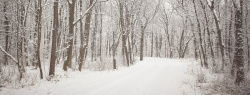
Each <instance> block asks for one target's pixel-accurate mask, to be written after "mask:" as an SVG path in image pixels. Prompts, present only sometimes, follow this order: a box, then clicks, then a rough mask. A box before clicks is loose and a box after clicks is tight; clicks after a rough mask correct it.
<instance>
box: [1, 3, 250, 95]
mask: <svg viewBox="0 0 250 95" xmlns="http://www.w3.org/2000/svg"><path fill="white" fill-rule="evenodd" d="M249 5H250V0H1V1H0V18H1V19H0V87H2V86H5V87H8V85H9V86H10V84H15V86H14V88H20V87H23V86H21V85H19V86H17V85H16V84H18V83H20V82H22V81H23V80H24V79H26V80H30V79H37V80H39V79H41V80H48V81H50V80H52V79H53V78H55V76H57V73H59V72H57V71H58V70H63V71H64V72H68V71H73V72H83V71H85V70H93V71H95V70H97V71H104V70H114V69H119V68H122V67H128V68H130V67H131V66H133V65H135V64H136V63H137V62H139V61H143V60H144V59H145V57H158V58H171V59H190V58H193V59H195V60H196V61H198V62H199V66H200V67H201V68H203V69H208V70H211V72H213V73H215V74H222V75H223V77H224V80H223V81H224V82H225V83H231V84H235V85H234V86H237V85H245V84H249V83H250V75H249V73H250V42H249V41H250V38H249V37H250V32H249V30H250V23H249V21H250V14H249V11H250V6H249ZM31 73H32V74H33V75H35V76H31V75H30V74H31ZM248 86H249V85H248ZM10 87H13V85H12V86H10ZM228 88H230V86H229V87H228ZM240 89H246V90H244V91H247V90H249V89H250V88H247V87H243V88H240Z"/></svg>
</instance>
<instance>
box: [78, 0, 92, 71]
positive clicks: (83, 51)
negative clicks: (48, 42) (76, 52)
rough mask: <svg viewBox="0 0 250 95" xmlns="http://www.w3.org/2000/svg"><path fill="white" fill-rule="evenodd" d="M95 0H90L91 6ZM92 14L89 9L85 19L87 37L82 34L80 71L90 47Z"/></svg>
mask: <svg viewBox="0 0 250 95" xmlns="http://www.w3.org/2000/svg"><path fill="white" fill-rule="evenodd" d="M93 1H94V0H90V3H89V7H91V5H92V4H93ZM91 14H92V9H90V10H89V12H88V14H87V16H86V20H85V28H84V31H85V33H84V34H85V37H83V34H81V40H83V41H82V42H81V50H80V52H81V54H80V57H81V58H80V65H79V71H81V70H82V65H83V60H84V58H85V57H86V56H87V47H88V42H89V31H90V21H91Z"/></svg>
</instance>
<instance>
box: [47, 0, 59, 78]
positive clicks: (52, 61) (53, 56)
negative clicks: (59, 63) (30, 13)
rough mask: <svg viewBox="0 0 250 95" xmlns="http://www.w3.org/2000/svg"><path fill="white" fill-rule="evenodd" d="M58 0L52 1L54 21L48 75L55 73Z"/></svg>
mask: <svg viewBox="0 0 250 95" xmlns="http://www.w3.org/2000/svg"><path fill="white" fill-rule="evenodd" d="M58 28H59V25H58V0H55V1H54V21H53V30H52V32H53V33H52V48H51V59H50V69H49V75H55V63H56V42H57V41H56V40H57V31H58Z"/></svg>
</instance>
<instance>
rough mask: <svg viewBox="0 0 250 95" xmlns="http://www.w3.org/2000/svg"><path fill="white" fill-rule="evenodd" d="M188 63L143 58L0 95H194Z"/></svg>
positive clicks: (192, 62) (5, 91) (71, 74)
mask: <svg viewBox="0 0 250 95" xmlns="http://www.w3.org/2000/svg"><path fill="white" fill-rule="evenodd" d="M190 64H195V62H194V61H190V60H184V59H183V60H177V59H165V58H144V61H142V62H138V63H136V64H135V65H133V66H131V67H129V68H127V67H124V68H119V69H118V70H111V71H89V70H85V71H83V72H78V71H69V72H57V73H61V74H62V73H63V75H59V76H57V78H54V79H53V80H52V81H47V80H41V81H39V82H38V83H36V84H35V85H34V86H30V87H24V88H21V89H8V88H1V91H0V95H46V94H47V95H196V94H197V93H198V91H197V90H196V89H195V77H194V76H192V75H190V71H191V70H192V68H191V67H190Z"/></svg>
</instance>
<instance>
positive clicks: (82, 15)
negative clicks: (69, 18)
mask: <svg viewBox="0 0 250 95" xmlns="http://www.w3.org/2000/svg"><path fill="white" fill-rule="evenodd" d="M96 3H97V0H95V2H94V3H93V4H92V5H91V6H90V7H89V8H88V9H87V10H86V11H85V12H84V14H82V13H81V17H80V18H79V19H78V20H76V21H75V22H74V24H73V25H75V24H76V23H77V22H79V21H81V20H82V18H83V17H84V16H85V15H86V14H87V13H88V12H89V11H90V10H91V9H92V8H93V7H94V6H95V4H96Z"/></svg>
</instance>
